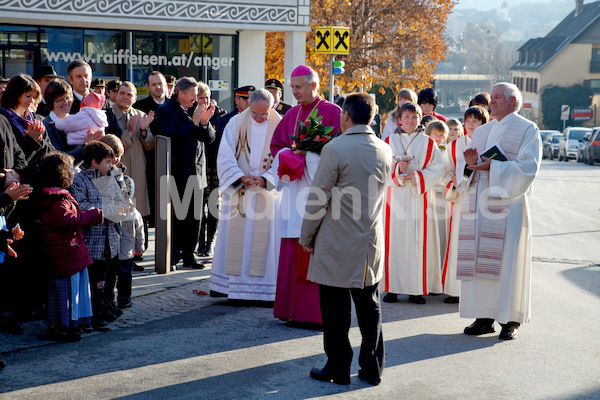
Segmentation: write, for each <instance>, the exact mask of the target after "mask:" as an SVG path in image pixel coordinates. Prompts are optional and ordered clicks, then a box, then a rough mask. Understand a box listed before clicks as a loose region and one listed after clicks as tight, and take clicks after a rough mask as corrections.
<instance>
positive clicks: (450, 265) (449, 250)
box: [442, 106, 489, 303]
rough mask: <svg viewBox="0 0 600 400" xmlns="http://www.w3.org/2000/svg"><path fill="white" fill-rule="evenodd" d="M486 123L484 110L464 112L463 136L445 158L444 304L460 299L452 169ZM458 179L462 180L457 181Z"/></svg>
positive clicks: (457, 200) (457, 210) (457, 215)
mask: <svg viewBox="0 0 600 400" xmlns="http://www.w3.org/2000/svg"><path fill="white" fill-rule="evenodd" d="M488 121H489V114H488V112H487V110H486V109H485V108H483V107H480V106H474V107H471V108H469V109H468V110H467V111H465V132H466V135H464V136H462V137H459V138H458V139H456V140H454V141H453V142H452V143H450V146H449V148H448V152H447V157H446V173H447V174H448V176H449V179H448V182H447V184H446V189H445V196H446V200H447V201H448V203H449V205H450V212H449V216H450V217H449V219H448V224H449V226H448V235H447V243H446V254H445V255H444V263H443V264H442V285H443V288H444V293H445V294H447V295H448V297H447V298H446V299H445V300H444V302H445V303H458V301H459V296H460V282H459V281H458V280H457V279H456V263H457V257H458V230H459V223H460V209H461V207H462V197H461V195H460V194H459V193H457V192H456V187H457V186H458V184H457V177H456V173H455V171H456V166H457V164H458V163H460V162H461V161H462V160H463V159H464V156H463V152H464V151H465V149H466V148H467V147H469V144H470V143H471V137H472V136H473V132H474V131H475V129H476V128H478V127H479V126H481V125H483V124H486V123H487V122H488ZM461 179H462V178H461Z"/></svg>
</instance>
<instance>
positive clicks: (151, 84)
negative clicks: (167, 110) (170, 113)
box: [133, 71, 167, 114]
mask: <svg viewBox="0 0 600 400" xmlns="http://www.w3.org/2000/svg"><path fill="white" fill-rule="evenodd" d="M146 82H147V84H148V93H150V95H149V96H148V97H146V98H145V99H142V100H138V101H136V103H135V104H134V105H133V108H136V109H138V110H142V111H143V112H145V113H146V114H148V113H149V112H150V111H156V110H157V109H158V107H160V106H161V105H163V104H164V102H165V100H166V95H167V81H166V80H165V76H164V75H163V74H162V73H161V72H159V71H152V72H150V74H149V75H148V78H146Z"/></svg>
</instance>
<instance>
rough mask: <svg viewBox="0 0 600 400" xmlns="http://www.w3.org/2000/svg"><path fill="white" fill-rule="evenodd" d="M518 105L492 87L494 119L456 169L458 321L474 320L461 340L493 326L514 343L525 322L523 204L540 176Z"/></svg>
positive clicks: (511, 90)
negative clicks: (459, 199)
mask: <svg viewBox="0 0 600 400" xmlns="http://www.w3.org/2000/svg"><path fill="white" fill-rule="evenodd" d="M522 101H523V100H522V97H521V93H520V92H519V89H518V88H517V87H516V86H515V85H513V84H510V83H504V82H503V83H498V84H496V85H495V86H494V88H493V90H492V100H491V102H490V108H491V114H492V115H493V116H494V117H495V118H496V119H495V120H494V121H491V122H489V123H487V124H485V125H483V126H481V127H479V128H477V129H476V130H475V132H474V134H473V138H472V139H471V144H470V145H469V148H467V149H466V150H465V152H464V156H465V160H464V161H463V162H462V163H461V164H459V165H458V166H457V169H456V176H457V179H458V180H459V182H458V187H457V191H462V192H464V195H463V204H462V212H461V221H460V230H459V243H458V266H457V278H458V279H459V280H461V281H462V282H461V299H460V316H461V317H463V318H473V317H474V318H476V320H475V322H473V323H472V324H471V325H469V326H468V327H466V328H465V331H464V333H466V334H467V335H481V334H485V333H493V332H495V329H494V321H497V322H498V323H499V324H500V325H501V326H502V331H501V333H500V339H503V340H510V339H515V338H516V337H517V332H518V331H517V328H518V327H519V326H520V325H521V324H523V323H526V322H529V320H530V310H531V218H530V214H529V196H530V195H531V191H532V182H533V180H534V179H535V177H536V175H537V173H538V171H539V168H540V161H541V139H540V133H539V130H538V128H537V126H536V125H535V124H534V123H533V122H531V121H529V120H527V119H525V118H523V117H521V116H520V115H518V114H517V111H519V109H520V108H521V104H522ZM488 150H491V151H488ZM483 153H487V155H488V156H489V158H488V157H485V156H483V155H482V154H483ZM498 157H500V158H498ZM502 159H504V160H505V161H502Z"/></svg>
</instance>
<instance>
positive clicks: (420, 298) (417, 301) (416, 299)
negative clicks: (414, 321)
mask: <svg viewBox="0 0 600 400" xmlns="http://www.w3.org/2000/svg"><path fill="white" fill-rule="evenodd" d="M408 301H410V302H411V303H415V304H425V303H427V300H425V297H423V296H420V295H419V296H413V295H412V294H411V295H410V296H408Z"/></svg>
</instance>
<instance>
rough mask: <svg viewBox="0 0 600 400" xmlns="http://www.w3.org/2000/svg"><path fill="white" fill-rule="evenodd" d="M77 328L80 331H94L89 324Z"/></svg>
mask: <svg viewBox="0 0 600 400" xmlns="http://www.w3.org/2000/svg"><path fill="white" fill-rule="evenodd" d="M79 329H80V330H81V333H92V332H93V331H94V329H93V328H92V326H91V325H86V326H81V327H79Z"/></svg>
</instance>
